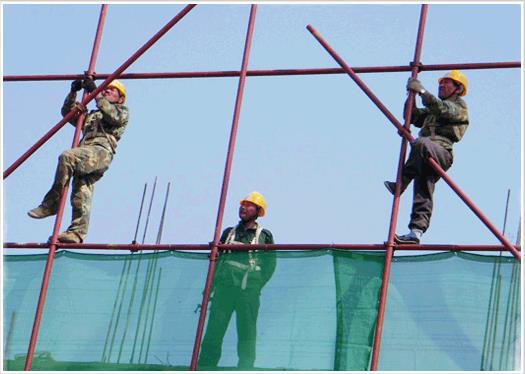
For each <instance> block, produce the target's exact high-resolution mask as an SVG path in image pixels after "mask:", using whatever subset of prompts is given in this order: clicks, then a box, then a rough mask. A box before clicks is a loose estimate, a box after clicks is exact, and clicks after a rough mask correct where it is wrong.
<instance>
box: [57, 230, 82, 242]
mask: <svg viewBox="0 0 525 374" xmlns="http://www.w3.org/2000/svg"><path fill="white" fill-rule="evenodd" d="M57 241H59V242H60V243H82V239H81V238H80V237H79V236H78V235H77V234H76V233H74V232H73V231H64V232H63V233H61V234H58V236H57Z"/></svg>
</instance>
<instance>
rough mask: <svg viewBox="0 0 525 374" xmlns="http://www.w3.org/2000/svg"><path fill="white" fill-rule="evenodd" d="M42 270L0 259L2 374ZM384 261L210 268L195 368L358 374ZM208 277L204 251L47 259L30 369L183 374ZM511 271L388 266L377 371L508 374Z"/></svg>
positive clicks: (471, 258) (467, 261) (515, 309)
mask: <svg viewBox="0 0 525 374" xmlns="http://www.w3.org/2000/svg"><path fill="white" fill-rule="evenodd" d="M243 256H246V253H231V254H228V256H225V255H223V256H222V260H226V259H228V260H230V261H233V262H238V263H249V262H246V261H244V260H246V258H244V260H243V258H242V257H243ZM272 256H273V259H272ZM45 261H46V256H45V255H23V256H21V255H19V256H5V257H4V290H3V291H4V296H3V297H4V311H3V312H4V326H3V327H4V337H3V338H4V369H5V370H22V369H23V365H24V362H25V354H26V352H27V345H28V342H29V337H30V333H31V327H32V324H33V319H34V313H35V309H36V303H37V299H38V294H39V291H40V284H41V280H42V274H43V270H44V266H45ZM383 261H384V256H383V254H382V253H381V254H379V253H367V252H349V251H337V250H334V251H331V250H319V251H304V252H303V251H300V252H298V251H293V252H292V251H290V252H287V251H279V252H277V253H266V252H263V253H261V252H259V254H258V260H257V262H256V263H255V264H253V267H251V268H246V267H244V268H243V267H239V266H238V265H234V264H231V263H230V264H229V265H228V266H225V265H224V264H222V265H221V261H219V262H218V263H217V271H216V273H215V279H214V289H213V298H212V299H211V301H210V304H209V308H208V315H207V321H206V325H205V328H204V339H203V346H202V348H201V354H200V357H199V362H200V363H202V364H203V365H202V366H199V367H200V368H201V369H210V370H237V369H241V370H249V369H253V370H367V369H368V368H369V360H370V352H371V347H372V340H373V334H374V328H375V321H376V317H377V301H378V296H379V289H380V287H381V275H382V270H383ZM272 262H274V263H275V270H274V271H273V272H268V273H265V275H262V271H263V267H264V268H266V267H268V266H270V267H271V266H272V265H271V263H272ZM268 264H270V265H268ZM232 266H233V267H234V268H235V269H231V267H232ZM257 267H260V270H257ZM207 268H208V256H207V254H204V253H181V252H162V253H157V254H147V255H145V254H142V255H141V254H134V255H99V254H96V255H88V254H76V253H72V252H67V251H63V252H60V253H59V254H57V257H56V259H55V262H54V266H53V271H52V274H51V281H50V285H49V289H48V294H47V300H46V306H45V309H44V314H43V316H42V323H41V326H40V333H39V338H38V344H37V346H36V350H35V351H36V353H35V358H34V360H33V365H32V369H33V370H49V371H53V370H187V369H188V367H189V363H190V360H191V354H192V350H193V344H194V339H195V332H196V327H197V322H198V318H199V304H200V303H201V301H202V290H203V286H204V283H205V278H206V272H207ZM221 268H222V270H221ZM228 269H229V271H230V272H234V273H235V274H234V275H230V276H229V275H228V274H229V273H228V271H227V270H228ZM519 269H520V268H519V265H518V264H517V263H516V262H515V261H514V260H513V259H508V258H502V259H498V258H497V257H487V256H476V255H464V254H461V255H456V254H450V253H447V254H440V255H428V256H410V257H399V258H395V261H394V263H393V264H392V272H391V281H390V284H389V296H388V302H387V306H386V314H385V324H384V330H383V339H382V345H381V352H380V357H379V369H381V370H479V369H480V368H483V369H486V370H491V369H492V370H499V369H500V368H501V369H505V368H515V367H519V365H520V362H519V361H518V360H517V357H519V353H520V352H519V342H520V340H521V336H520V335H519V327H520V326H519V318H520V310H521V305H520V303H519V294H520V289H519V288H520V287H519V284H520V279H519ZM246 273H248V274H247V275H246V277H245V274H246ZM244 278H245V281H244V282H243V279H244ZM243 283H244V288H243ZM235 287H236V289H235ZM221 288H222V290H221ZM221 295H222V296H221ZM214 305H215V306H214ZM231 309H233V311H231ZM214 310H215V317H214V318H215V319H216V320H217V319H218V320H219V322H220V323H217V321H215V322H211V321H212V320H213V318H212V314H213V313H214ZM221 315H222V316H226V317H221ZM217 316H219V317H217ZM241 316H242V318H241ZM221 318H222V319H227V321H222V320H221ZM221 326H222V327H221ZM206 335H208V338H207V339H208V341H211V342H212V343H213V346H219V348H220V349H219V353H218V357H217V353H216V351H217V349H215V353H214V352H213V349H212V350H210V349H209V347H210V345H209V344H208V348H206V349H207V351H206V349H205V348H204V346H205V344H204V340H206ZM214 355H215V357H214ZM205 356H208V358H206V357H205ZM210 357H211V358H210ZM206 360H207V362H206ZM215 361H216V363H215ZM204 364H206V365H208V366H207V367H205V365H204ZM250 365H253V367H248V366H250Z"/></svg>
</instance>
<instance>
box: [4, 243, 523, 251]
mask: <svg viewBox="0 0 525 374" xmlns="http://www.w3.org/2000/svg"><path fill="white" fill-rule="evenodd" d="M56 246H57V249H82V250H101V249H109V250H128V251H158V250H166V251H209V250H210V249H211V247H212V246H213V245H212V243H210V244H102V243H56ZM48 247H49V243H14V242H6V243H4V244H3V248H12V249H41V248H48ZM386 247H387V244H386V243H383V244H336V243H330V244H217V248H218V249H219V250H232V251H239V252H241V251H251V250H290V251H296V250H299V251H301V250H320V249H342V250H367V251H368V250H372V251H373V250H384V249H386ZM394 247H397V248H396V249H397V250H403V251H404V250H408V251H502V250H505V247H504V246H503V245H493V244H403V245H397V244H394ZM516 250H518V251H521V246H516Z"/></svg>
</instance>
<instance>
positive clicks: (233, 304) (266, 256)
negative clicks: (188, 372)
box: [199, 191, 276, 370]
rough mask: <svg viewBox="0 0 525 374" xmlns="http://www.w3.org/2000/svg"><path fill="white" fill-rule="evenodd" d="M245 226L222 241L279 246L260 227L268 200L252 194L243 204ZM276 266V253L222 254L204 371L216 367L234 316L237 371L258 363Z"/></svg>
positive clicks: (204, 347) (202, 362)
mask: <svg viewBox="0 0 525 374" xmlns="http://www.w3.org/2000/svg"><path fill="white" fill-rule="evenodd" d="M240 204H241V205H240V207H239V217H240V219H241V220H240V222H239V224H238V225H237V226H236V227H228V228H227V229H226V230H224V232H223V233H222V236H221V239H220V241H221V243H223V244H273V242H274V241H273V236H272V233H271V232H270V231H268V230H266V229H263V228H262V227H260V226H259V224H258V223H257V222H256V220H257V218H258V217H263V216H264V215H265V213H266V201H265V199H264V197H263V195H261V194H260V193H259V192H255V191H254V192H251V193H250V194H248V196H246V197H245V198H244V199H242V200H241V201H240ZM275 265H276V255H275V252H274V251H252V250H250V251H235V252H231V251H222V252H221V254H220V257H219V260H218V262H217V271H216V274H215V277H214V280H213V286H212V298H211V307H210V315H209V320H208V325H207V328H206V333H205V334H204V339H203V341H202V348H201V352H200V355H199V368H200V369H201V370H205V369H206V368H216V367H217V364H218V363H219V359H220V358H221V353H222V341H223V339H224V335H225V334H226V330H227V328H228V324H229V322H230V319H231V317H232V314H233V312H234V311H235V314H236V326H237V337H238V342H237V356H238V358H239V360H238V363H237V367H238V368H239V369H244V370H249V369H252V368H253V367H254V363H255V342H256V336H257V316H258V313H259V305H260V295H261V290H262V288H263V287H264V285H265V284H266V283H267V282H268V280H269V279H270V278H271V276H272V274H273V272H274V270H275Z"/></svg>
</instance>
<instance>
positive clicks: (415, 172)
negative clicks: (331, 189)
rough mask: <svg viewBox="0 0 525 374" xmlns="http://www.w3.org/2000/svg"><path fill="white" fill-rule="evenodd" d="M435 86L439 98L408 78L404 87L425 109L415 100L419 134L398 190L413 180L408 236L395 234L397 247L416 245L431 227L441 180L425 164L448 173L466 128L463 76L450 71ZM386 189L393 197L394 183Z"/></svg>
mask: <svg viewBox="0 0 525 374" xmlns="http://www.w3.org/2000/svg"><path fill="white" fill-rule="evenodd" d="M438 82H439V91H438V96H439V98H437V97H435V96H434V95H432V94H431V93H430V92H428V91H427V90H425V88H424V87H423V85H422V84H421V82H419V80H417V79H415V78H409V80H408V83H407V90H410V91H413V92H416V93H417V94H419V96H420V97H421V99H422V102H423V105H424V106H425V108H417V107H416V105H415V99H414V102H413V110H412V118H411V123H413V124H414V125H415V126H416V127H420V128H421V130H420V131H419V136H418V138H417V139H416V140H415V141H414V143H413V144H412V148H411V150H410V155H409V157H408V160H407V161H406V163H405V165H404V166H403V172H402V178H401V186H400V191H401V193H403V191H404V190H405V189H406V188H407V186H408V185H409V184H410V182H411V181H412V180H414V198H413V202H412V213H411V215H410V223H409V224H408V228H409V229H410V232H409V233H408V234H406V235H397V234H396V236H395V241H396V242H397V243H398V244H419V242H420V240H421V236H422V234H423V233H424V232H425V231H426V230H427V229H428V226H429V223H430V217H431V215H432V207H433V200H432V195H433V193H434V187H435V184H436V182H437V181H438V180H439V178H440V177H439V175H438V174H437V173H436V172H435V171H434V169H432V167H431V166H430V165H428V164H427V163H426V161H425V160H426V159H427V157H428V156H431V157H432V158H433V159H434V160H435V161H436V162H437V163H438V164H439V165H440V166H441V167H442V168H443V170H445V171H446V170H448V169H449V168H450V166H452V162H453V158H454V157H453V153H452V145H453V144H454V143H456V142H459V141H460V140H461V138H462V137H463V135H464V134H465V131H466V130H467V127H468V125H469V119H468V111H467V104H466V103H465V101H463V99H462V98H461V97H462V96H465V95H466V94H467V78H466V77H465V75H464V74H463V73H461V72H460V71H459V70H452V71H450V72H449V73H448V74H446V75H445V76H444V77H442V78H440V79H439V80H438ZM385 186H386V188H387V189H388V190H389V191H390V192H391V193H392V194H394V190H395V187H396V184H395V183H394V182H385Z"/></svg>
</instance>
